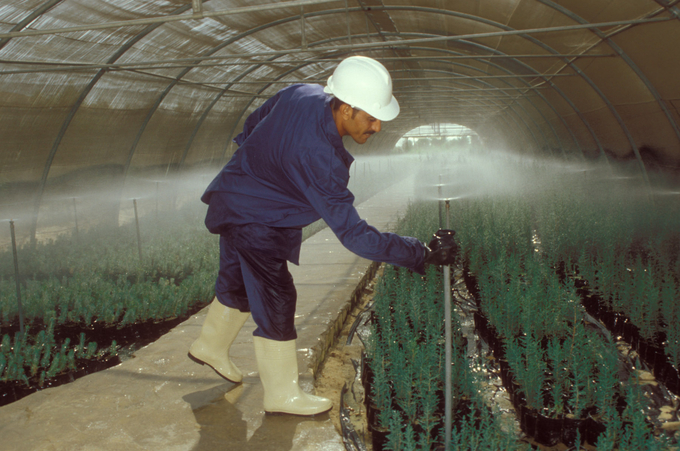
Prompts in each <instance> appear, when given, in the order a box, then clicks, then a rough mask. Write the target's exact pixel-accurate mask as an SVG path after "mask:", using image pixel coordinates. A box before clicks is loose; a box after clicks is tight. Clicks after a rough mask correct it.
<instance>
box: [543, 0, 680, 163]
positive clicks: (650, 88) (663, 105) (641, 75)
mask: <svg viewBox="0 0 680 451" xmlns="http://www.w3.org/2000/svg"><path fill="white" fill-rule="evenodd" d="M538 1H539V2H541V3H544V4H545V5H546V6H549V7H551V8H553V9H555V10H557V11H559V12H560V13H562V14H564V15H566V16H568V17H569V18H570V19H572V20H574V21H576V22H578V23H587V21H586V20H585V19H583V18H582V17H580V16H578V15H576V14H574V13H573V12H571V11H569V10H567V9H566V8H564V7H562V6H560V5H558V4H556V3H554V2H553V1H551V0H538ZM666 9H667V8H663V9H662V10H660V11H658V12H657V13H656V14H659V13H660V12H661V11H663V10H666ZM656 14H654V15H656ZM593 32H594V33H595V34H596V35H597V36H598V37H599V38H600V39H601V41H600V42H606V43H607V45H608V46H609V47H611V49H612V50H614V52H616V53H617V55H618V56H620V57H621V59H623V61H625V63H626V64H628V66H629V67H630V68H631V70H632V71H633V72H635V75H637V76H638V77H639V78H640V81H641V82H642V83H643V84H644V85H645V87H646V88H647V90H648V91H649V93H650V94H651V95H652V96H653V97H654V99H655V100H656V102H657V103H658V104H659V108H661V111H663V113H664V115H665V116H666V119H668V123H669V124H670V126H671V128H672V129H673V131H674V132H675V136H676V137H677V138H678V141H679V142H680V127H678V124H677V122H676V121H675V120H674V119H673V116H672V114H671V112H670V111H669V109H668V105H666V102H665V101H664V100H663V99H662V98H661V96H660V95H659V92H658V91H657V90H656V89H655V88H654V85H653V84H652V82H651V81H650V80H649V79H648V78H647V76H646V75H645V74H644V72H642V70H641V69H640V68H639V67H638V65H637V64H635V62H634V61H633V60H632V58H631V57H630V56H628V54H627V53H626V52H624V51H623V49H622V48H621V47H619V46H618V44H616V42H614V41H613V40H611V39H610V38H611V36H608V35H606V34H605V33H602V32H601V31H600V30H593ZM600 42H598V43H597V44H593V46H591V48H592V47H594V46H596V45H598V44H600ZM633 149H634V150H635V151H636V156H637V157H638V158H640V157H639V154H638V151H637V148H635V147H634V148H633Z"/></svg>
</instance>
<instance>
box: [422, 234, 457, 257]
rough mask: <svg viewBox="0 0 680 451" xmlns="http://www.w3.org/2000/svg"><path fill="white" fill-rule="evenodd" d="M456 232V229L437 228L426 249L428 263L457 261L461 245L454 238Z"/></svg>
mask: <svg viewBox="0 0 680 451" xmlns="http://www.w3.org/2000/svg"><path fill="white" fill-rule="evenodd" d="M455 234H456V231H455V230H449V229H439V230H437V232H436V233H435V234H434V235H433V237H432V240H431V241H430V244H428V245H427V248H426V250H425V264H426V265H452V264H454V263H455V262H456V257H457V256H458V250H459V249H460V247H459V246H458V243H456V240H455V239H454V238H453V236H454V235H455Z"/></svg>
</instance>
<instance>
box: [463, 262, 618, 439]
mask: <svg viewBox="0 0 680 451" xmlns="http://www.w3.org/2000/svg"><path fill="white" fill-rule="evenodd" d="M463 277H464V280H465V285H466V287H467V289H468V291H469V292H470V294H471V295H472V297H473V298H474V299H476V300H477V301H478V302H479V300H480V298H479V289H478V285H477V281H476V278H475V276H474V275H473V274H472V273H470V271H469V270H467V269H466V270H464V271H463ZM474 319H475V329H476V330H477V332H478V333H479V335H480V337H481V338H482V339H483V340H484V341H486V342H487V343H488V345H489V348H490V349H491V350H492V351H493V353H494V355H495V356H496V358H497V359H498V361H499V363H500V373H501V381H502V382H503V386H504V387H505V389H506V390H507V391H508V394H509V395H510V399H511V401H512V404H513V405H514V407H515V411H516V412H517V417H518V419H519V422H520V428H521V429H522V431H524V433H525V434H527V435H528V436H530V437H532V438H533V439H534V440H535V441H536V442H537V443H539V444H541V445H545V446H555V445H557V444H558V443H560V442H561V443H564V444H565V445H567V446H570V447H571V446H575V445H576V439H577V437H580V438H581V441H582V442H583V441H586V442H588V443H590V444H594V443H596V442H597V438H598V436H599V435H600V434H601V433H603V432H604V431H605V430H606V426H605V425H604V424H602V423H600V422H597V421H595V420H593V419H592V418H590V417H588V418H584V419H570V418H548V417H546V416H544V415H542V414H541V413H539V412H538V411H536V410H534V409H530V408H528V407H527V406H526V401H525V400H524V397H523V396H522V394H521V393H519V391H518V390H517V388H518V385H517V384H516V383H515V381H514V378H513V376H512V374H511V373H510V370H509V368H508V364H507V362H506V361H505V352H504V350H503V346H502V342H501V339H500V337H499V336H498V335H497V334H496V331H495V329H494V328H493V326H491V325H490V324H489V322H488V320H487V319H486V317H484V315H482V314H481V313H479V312H476V313H475V314H474Z"/></svg>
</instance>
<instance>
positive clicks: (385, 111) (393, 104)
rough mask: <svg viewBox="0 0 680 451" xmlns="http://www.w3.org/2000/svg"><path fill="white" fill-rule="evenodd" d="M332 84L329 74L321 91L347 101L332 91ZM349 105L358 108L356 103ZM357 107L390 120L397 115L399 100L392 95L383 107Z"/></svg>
mask: <svg viewBox="0 0 680 451" xmlns="http://www.w3.org/2000/svg"><path fill="white" fill-rule="evenodd" d="M332 85H333V76H332V75H331V76H330V77H329V78H328V83H327V85H326V86H325V87H324V88H323V92H325V93H326V94H330V95H332V96H335V97H337V98H338V99H340V100H342V101H343V102H345V103H347V102H346V101H345V100H344V99H342V98H341V97H339V96H338V95H336V94H335V93H334V92H333V89H332V88H331V86H332ZM350 106H351V107H353V108H358V107H357V106H356V105H350ZM359 109H360V110H363V111H366V112H367V113H368V114H370V115H371V116H373V117H374V118H376V119H379V120H381V121H383V122H387V121H391V120H392V119H394V118H396V117H397V116H398V115H399V111H400V108H399V102H397V99H396V98H395V97H394V96H392V100H390V103H389V104H388V105H387V106H385V107H383V108H379V109H375V108H366V109H364V108H359Z"/></svg>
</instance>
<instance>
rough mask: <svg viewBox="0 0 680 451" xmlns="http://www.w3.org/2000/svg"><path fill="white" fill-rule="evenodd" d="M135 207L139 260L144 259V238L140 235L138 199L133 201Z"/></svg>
mask: <svg viewBox="0 0 680 451" xmlns="http://www.w3.org/2000/svg"><path fill="white" fill-rule="evenodd" d="M132 203H133V204H134V206H135V224H136V225H137V250H138V251H139V259H140V260H141V259H142V236H141V234H140V233H139V215H138V214H137V199H132Z"/></svg>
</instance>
